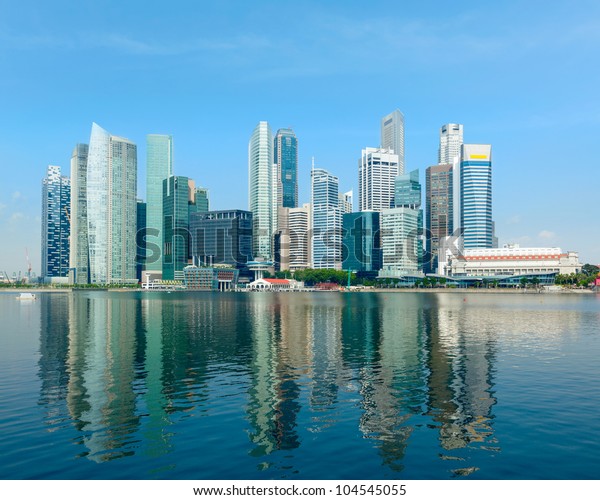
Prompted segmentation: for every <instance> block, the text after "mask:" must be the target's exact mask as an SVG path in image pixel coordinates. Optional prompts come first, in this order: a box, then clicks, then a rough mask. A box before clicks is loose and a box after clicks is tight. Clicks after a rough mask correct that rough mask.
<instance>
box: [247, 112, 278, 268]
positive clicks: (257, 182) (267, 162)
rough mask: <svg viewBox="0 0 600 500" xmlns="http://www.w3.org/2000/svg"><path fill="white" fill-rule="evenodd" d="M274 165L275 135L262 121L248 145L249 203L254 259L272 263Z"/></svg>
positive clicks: (275, 212) (274, 208)
mask: <svg viewBox="0 0 600 500" xmlns="http://www.w3.org/2000/svg"><path fill="white" fill-rule="evenodd" d="M276 170H277V168H276V164H275V163H274V162H273V135H272V133H271V127H269V124H268V123H267V122H265V121H262V122H259V123H258V125H257V126H256V128H255V129H254V131H253V132H252V136H251V137H250V142H249V144H248V202H249V203H248V204H249V209H250V211H251V212H252V222H253V231H252V238H253V242H252V249H253V254H254V258H255V259H257V260H259V259H264V260H267V261H269V260H272V259H273V257H274V253H273V236H274V234H275V231H276V230H277V182H276V179H277V176H276V175H274V174H276Z"/></svg>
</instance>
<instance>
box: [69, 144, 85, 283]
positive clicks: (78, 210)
mask: <svg viewBox="0 0 600 500" xmlns="http://www.w3.org/2000/svg"><path fill="white" fill-rule="evenodd" d="M87 160H88V145H87V144H77V145H76V146H75V147H74V148H73V152H72V153H71V207H70V209H69V212H70V214H69V215H70V219H71V221H70V222H71V245H70V251H69V267H70V270H69V283H71V284H77V285H86V284H88V283H89V281H90V274H89V267H90V254H89V249H88V219H87Z"/></svg>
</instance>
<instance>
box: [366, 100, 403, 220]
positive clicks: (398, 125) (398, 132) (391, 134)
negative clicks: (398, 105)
mask: <svg viewBox="0 0 600 500" xmlns="http://www.w3.org/2000/svg"><path fill="white" fill-rule="evenodd" d="M381 147H382V148H383V149H391V150H392V151H393V152H394V153H395V154H397V155H398V174H403V173H404V115H403V114H402V113H401V112H400V111H399V110H396V111H394V112H392V113H390V114H389V115H386V116H384V117H383V118H382V119H381ZM386 208H389V207H386ZM361 210H363V209H362V208H361Z"/></svg>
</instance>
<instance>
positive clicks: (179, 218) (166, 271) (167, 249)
mask: <svg viewBox="0 0 600 500" xmlns="http://www.w3.org/2000/svg"><path fill="white" fill-rule="evenodd" d="M195 190H196V188H195V186H194V182H193V181H192V180H190V179H188V178H187V177H184V176H181V175H172V176H171V177H169V178H168V179H165V180H164V181H163V202H162V207H163V239H164V246H163V252H162V253H163V269H162V277H163V279H165V280H174V279H177V280H183V268H184V267H185V266H187V265H188V259H189V256H190V255H191V253H190V227H189V221H190V205H192V204H193V200H194V196H195ZM191 212H195V208H193V209H192V210H191Z"/></svg>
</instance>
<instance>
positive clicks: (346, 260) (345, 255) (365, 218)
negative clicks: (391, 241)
mask: <svg viewBox="0 0 600 500" xmlns="http://www.w3.org/2000/svg"><path fill="white" fill-rule="evenodd" d="M379 223H380V213H379V212H353V213H345V214H344V215H343V233H344V236H343V247H342V269H344V270H351V271H355V272H357V273H361V274H363V275H364V274H365V273H371V274H373V273H375V274H376V272H377V271H379V270H380V269H381V231H380V227H379ZM373 277H374V276H373Z"/></svg>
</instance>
